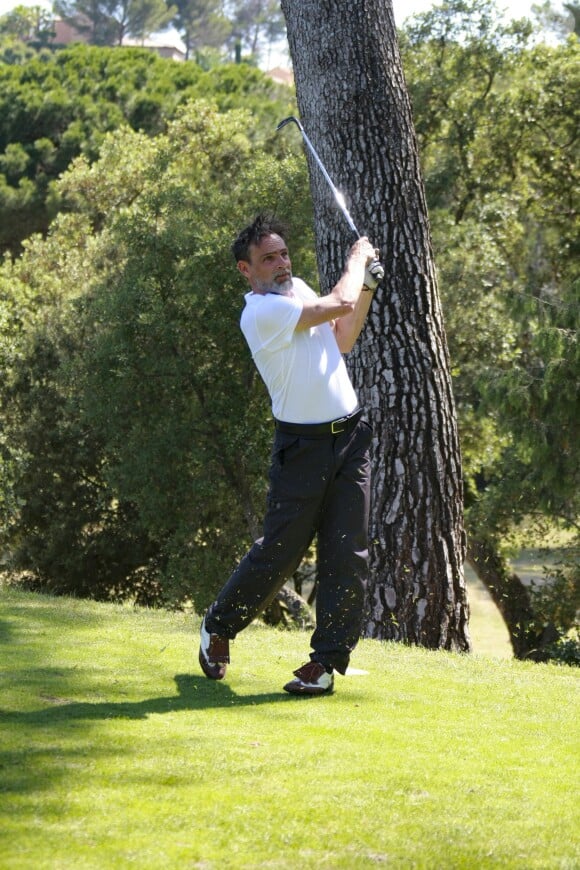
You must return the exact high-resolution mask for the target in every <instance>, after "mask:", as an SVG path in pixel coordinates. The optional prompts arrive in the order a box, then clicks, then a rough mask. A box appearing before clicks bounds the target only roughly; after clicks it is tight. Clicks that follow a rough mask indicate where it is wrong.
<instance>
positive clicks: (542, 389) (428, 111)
mask: <svg viewBox="0 0 580 870" xmlns="http://www.w3.org/2000/svg"><path fill="white" fill-rule="evenodd" d="M529 35H530V28H529V24H528V23H525V22H514V23H512V24H510V25H505V24H502V23H501V20H500V19H499V18H498V16H497V14H496V13H495V12H494V7H493V5H492V4H490V3H489V2H487V0H476V2H474V3H469V4H466V3H463V2H455V0H451V2H446V3H443V4H442V5H440V6H438V7H436V8H435V9H434V10H432V11H431V12H430V13H427V14H426V15H425V16H419V17H418V19H417V20H416V21H415V22H414V23H411V25H410V26H409V29H408V31H407V33H406V34H405V36H404V39H403V50H404V56H405V60H406V64H407V69H408V76H409V81H410V91H411V95H412V99H413V103H414V109H415V114H416V117H417V131H418V136H419V140H420V143H421V154H422V159H423V165H424V171H425V177H426V187H427V192H428V198H429V203H430V211H431V216H432V222H433V234H434V242H435V245H436V248H437V262H438V264H439V268H440V272H441V279H442V280H441V285H442V293H443V296H444V300H445V310H446V312H447V317H448V321H449V322H448V336H449V339H450V352H451V357H452V360H453V363H454V376H455V377H454V385H455V390H456V396H457V401H458V407H459V413H460V428H461V433H462V443H463V449H464V461H465V474H466V484H467V486H466V490H467V505H468V508H469V510H468V514H467V521H468V531H469V533H470V539H471V541H472V555H473V554H474V553H476V552H477V553H478V556H477V557H475V556H474V558H475V561H476V562H477V564H478V568H479V569H480V572H482V573H483V574H484V575H485V573H486V571H487V572H489V576H488V577H487V580H488V581H489V583H490V585H491V584H494V588H495V591H496V592H497V598H498V604H500V606H501V599H502V598H503V599H505V598H506V596H507V597H508V598H512V599H513V598H514V595H515V592H514V590H515V588H516V587H515V580H517V578H514V577H511V576H510V575H509V570H508V567H507V563H506V561H505V558H504V556H503V549H502V548H503V545H504V543H505V541H506V539H507V538H508V537H509V535H510V533H511V532H513V530H514V528H516V527H517V525H518V523H519V522H520V521H521V520H522V519H523V518H524V517H530V516H532V517H533V516H537V517H541V518H543V519H544V518H545V517H551V518H552V520H554V521H555V520H560V519H563V520H564V521H565V522H566V523H567V524H568V525H574V524H575V523H576V522H577V517H578V513H579V508H580V504H579V502H578V493H579V492H580V487H579V485H578V484H579V483H580V481H579V478H578V469H579V467H580V462H579V459H580V457H579V454H578V445H579V444H580V431H579V415H578V406H577V385H578V381H579V377H580V365H579V355H578V304H577V299H578V279H579V276H578V269H577V262H578V247H577V239H578V231H579V226H578V198H577V197H578V177H577V159H576V158H577V130H578V122H579V118H578V105H577V101H576V100H575V93H576V92H577V90H578V84H579V83H578V70H579V69H580V65H579V64H578V53H579V46H578V42H577V40H576V39H575V38H571V39H570V40H569V41H568V42H566V43H565V44H563V45H560V46H558V47H549V46H546V45H538V46H535V47H531V48H530V47H528V46H527V39H528V37H529ZM483 554H484V555H483ZM492 566H494V567H493V570H492ZM576 577H577V573H576ZM484 579H485V577H484ZM508 589H509V590H511V591H507V592H506V590H508ZM518 594H521V601H522V608H520V609H519V610H518V608H515V610H514V611H513V613H512V614H511V615H510V617H509V618H508V622H509V621H510V619H512V618H513V625H511V627H510V631H512V632H513V634H512V640H513V641H514V645H515V647H516V648H517V650H518V651H519V652H520V653H521V654H523V655H527V654H530V652H531V651H533V650H534V649H535V648H536V647H537V645H538V643H540V642H541V640H540V636H541V635H542V634H543V631H544V629H545V626H544V625H539V624H538V619H537V616H535V615H534V612H533V607H532V603H531V601H530V598H529V596H528V593H527V591H526V590H525V589H520V590H519V591H518ZM524 610H525V618H524V616H523V612H524ZM544 612H546V608H544ZM504 615H506V613H505V611H504ZM569 625H570V623H561V624H560V625H559V628H560V629H562V630H565V629H567V628H568V627H569Z"/></svg>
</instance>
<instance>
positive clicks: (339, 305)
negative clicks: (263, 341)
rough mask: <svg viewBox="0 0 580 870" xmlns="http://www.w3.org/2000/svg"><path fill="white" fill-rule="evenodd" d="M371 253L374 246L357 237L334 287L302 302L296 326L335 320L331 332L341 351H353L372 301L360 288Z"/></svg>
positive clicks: (306, 326) (373, 251) (301, 327)
mask: <svg viewBox="0 0 580 870" xmlns="http://www.w3.org/2000/svg"><path fill="white" fill-rule="evenodd" d="M374 256H375V249H374V248H373V247H372V245H371V243H370V242H369V240H368V239H367V238H362V239H358V240H357V241H356V242H355V243H354V245H353V246H352V248H351V249H350V253H349V256H348V260H347V262H346V266H345V269H344V272H343V273H342V276H341V278H340V280H339V281H338V283H337V284H336V286H335V287H333V289H332V290H331V291H330V293H329V294H328V295H327V296H320V297H319V298H318V299H315V300H314V299H313V300H312V301H306V302H304V305H303V307H302V313H301V315H300V318H299V320H298V323H297V325H296V329H310V327H311V326H319V325H320V324H321V323H328V322H329V321H331V320H334V321H336V322H335V325H334V332H335V335H336V340H337V343H338V346H339V348H340V351H341V353H348V351H350V350H352V347H353V346H354V343H355V341H356V340H357V338H358V336H359V334H360V331H361V329H362V325H363V323H364V320H365V317H366V315H367V312H368V310H369V306H370V303H371V299H370V297H371V295H372V294H371V293H367V292H364V291H362V286H363V282H364V278H365V267H366V264H367V263H368V262H370V260H372V259H373V258H374ZM367 297H368V298H367ZM343 322H344V325H343Z"/></svg>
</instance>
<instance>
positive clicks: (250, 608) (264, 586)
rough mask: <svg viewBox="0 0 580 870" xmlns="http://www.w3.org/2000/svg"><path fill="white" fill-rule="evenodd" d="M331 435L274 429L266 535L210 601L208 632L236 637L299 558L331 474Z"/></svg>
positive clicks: (332, 460)
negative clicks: (299, 434) (303, 434)
mask: <svg viewBox="0 0 580 870" xmlns="http://www.w3.org/2000/svg"><path fill="white" fill-rule="evenodd" d="M332 440H333V439H321V440H315V439H301V438H298V437H296V436H295V435H288V434H285V433H281V432H277V433H276V438H275V441H274V448H273V451H272V464H271V468H270V489H269V493H268V510H267V513H266V518H265V520H264V536H263V537H262V538H260V539H259V540H258V541H256V542H255V543H254V544H253V546H252V547H251V549H250V550H249V552H248V553H247V554H246V556H244V558H243V559H242V561H241V562H240V564H239V565H238V567H237V568H236V570H235V571H234V572H233V574H232V575H231V577H230V578H229V580H228V581H227V583H226V584H225V586H224V587H223V589H222V590H221V592H220V593H219V595H218V597H217V599H216V601H215V602H214V603H213V604H212V605H211V607H210V609H209V611H208V614H207V616H206V619H205V625H206V628H207V631H208V632H210V633H214V634H217V635H221V636H223V637H226V638H230V639H231V638H234V637H235V636H236V635H237V634H238V633H239V632H240V631H242V629H244V628H245V627H246V626H247V625H249V624H250V623H251V622H252V621H253V620H254V619H255V618H256V616H258V614H259V613H261V612H262V611H263V610H264V608H265V607H267V606H268V604H269V603H270V602H271V601H272V600H273V598H274V596H275V595H276V593H277V592H278V591H279V589H280V588H281V587H282V586H283V585H284V583H285V581H286V580H287V579H288V577H290V576H291V575H292V574H293V572H294V571H295V570H296V568H297V567H298V565H299V564H300V561H301V560H302V557H303V556H304V553H305V552H306V550H307V548H308V546H309V545H310V543H311V541H312V538H313V536H314V533H315V529H316V525H317V522H318V519H319V516H320V511H321V505H322V503H323V500H324V496H325V493H326V490H327V487H328V482H329V480H330V479H331V475H332V465H333V462H334V459H333V449H332Z"/></svg>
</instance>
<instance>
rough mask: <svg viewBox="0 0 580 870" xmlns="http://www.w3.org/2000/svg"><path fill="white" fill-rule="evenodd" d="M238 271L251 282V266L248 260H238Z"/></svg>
mask: <svg viewBox="0 0 580 870" xmlns="http://www.w3.org/2000/svg"><path fill="white" fill-rule="evenodd" d="M238 271H239V272H241V273H242V275H243V276H244V278H247V279H248V280H250V264H249V263H248V262H246V260H238Z"/></svg>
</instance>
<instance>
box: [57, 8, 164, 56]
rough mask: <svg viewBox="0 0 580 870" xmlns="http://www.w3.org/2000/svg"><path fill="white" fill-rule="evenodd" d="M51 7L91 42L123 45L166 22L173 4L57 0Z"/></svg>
mask: <svg viewBox="0 0 580 870" xmlns="http://www.w3.org/2000/svg"><path fill="white" fill-rule="evenodd" d="M54 10H55V12H56V13H57V15H60V16H61V17H62V18H63V20H64V21H67V22H69V23H70V24H71V25H72V26H73V27H74V28H75V29H76V30H77V31H78V32H79V33H81V34H83V36H84V37H85V39H86V40H87V42H88V43H89V44H91V45H122V44H123V40H124V39H125V38H126V37H134V38H136V39H145V38H146V37H147V36H150V35H151V34H152V33H154V32H156V31H158V30H163V29H164V28H165V27H167V26H168V24H169V22H170V21H171V19H172V17H173V15H174V14H175V7H173V6H171V5H170V4H166V3H165V2H164V0H56V2H55V4H54Z"/></svg>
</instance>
